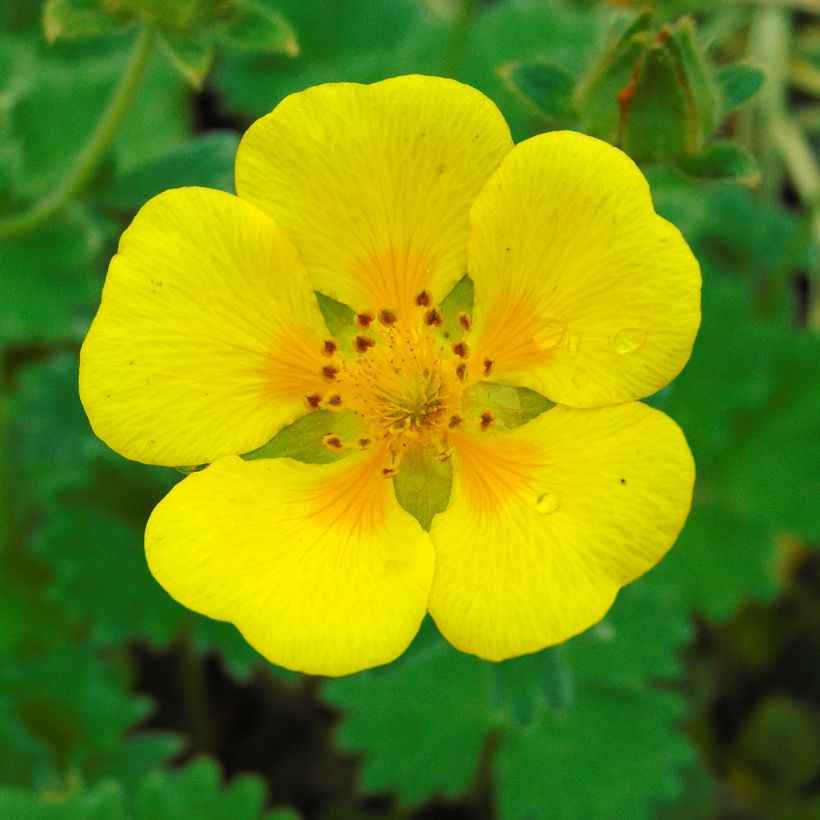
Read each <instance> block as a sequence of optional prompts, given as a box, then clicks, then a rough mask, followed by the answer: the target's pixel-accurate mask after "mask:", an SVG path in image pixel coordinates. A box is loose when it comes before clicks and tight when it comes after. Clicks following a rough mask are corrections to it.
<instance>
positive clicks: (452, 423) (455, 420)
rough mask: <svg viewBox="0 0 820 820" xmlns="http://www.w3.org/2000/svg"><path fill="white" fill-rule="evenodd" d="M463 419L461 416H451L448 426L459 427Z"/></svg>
mask: <svg viewBox="0 0 820 820" xmlns="http://www.w3.org/2000/svg"><path fill="white" fill-rule="evenodd" d="M462 421H463V419H462V418H461V416H450V422H449V424H448V425H447V426H448V427H450V428H452V427H458V425H459V424H461V422H462Z"/></svg>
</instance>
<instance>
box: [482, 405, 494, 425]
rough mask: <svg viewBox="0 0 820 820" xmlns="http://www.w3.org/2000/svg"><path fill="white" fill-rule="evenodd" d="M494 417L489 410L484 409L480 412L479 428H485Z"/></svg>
mask: <svg viewBox="0 0 820 820" xmlns="http://www.w3.org/2000/svg"><path fill="white" fill-rule="evenodd" d="M494 419H495V416H494V415H493V414H492V413H491V412H490V411H489V410H485V411H484V412H483V413H482V414H481V429H482V430H486V429H487V428H488V427H489V426H490V425H491V424H492V423H493V420H494Z"/></svg>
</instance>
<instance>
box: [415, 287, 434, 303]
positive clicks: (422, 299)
mask: <svg viewBox="0 0 820 820" xmlns="http://www.w3.org/2000/svg"><path fill="white" fill-rule="evenodd" d="M432 301H433V295H432V294H431V293H430V291H429V290H423V291H422V292H421V293H420V294H419V295H418V296H416V304H417V305H418V306H419V307H427V306H428V305H429V304H430V303H431V302H432Z"/></svg>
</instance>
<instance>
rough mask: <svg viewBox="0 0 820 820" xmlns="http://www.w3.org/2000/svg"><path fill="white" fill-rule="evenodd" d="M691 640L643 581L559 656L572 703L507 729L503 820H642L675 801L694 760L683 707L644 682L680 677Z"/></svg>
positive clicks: (501, 763)
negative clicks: (681, 656) (681, 657)
mask: <svg viewBox="0 0 820 820" xmlns="http://www.w3.org/2000/svg"><path fill="white" fill-rule="evenodd" d="M688 632H689V630H688V624H687V621H686V617H685V616H684V615H683V613H681V612H680V611H679V610H678V609H677V608H675V607H671V606H669V605H668V604H667V603H664V601H663V599H662V598H659V597H658V596H657V594H656V593H655V592H654V591H653V590H651V589H649V588H648V587H647V585H646V584H645V583H643V582H641V584H633V585H632V586H631V587H629V588H627V589H626V590H623V591H622V592H621V593H620V595H619V598H618V601H617V602H616V603H615V606H614V607H613V609H612V611H611V612H610V614H609V615H608V616H607V618H606V620H605V621H604V622H603V623H602V624H600V625H599V626H597V627H594V628H593V629H591V630H588V631H587V632H585V633H583V634H582V635H580V636H579V637H577V638H574V639H573V640H571V641H569V642H568V643H566V644H565V645H564V646H563V647H562V649H563V652H562V654H563V656H564V660H565V661H566V663H567V667H568V669H569V670H570V671H571V674H572V693H573V695H572V699H571V702H569V704H568V705H566V706H565V708H563V709H558V710H550V711H546V710H545V711H542V712H541V714H540V717H539V719H538V721H537V722H536V723H535V725H534V726H529V727H520V726H518V725H517V724H515V723H513V724H510V725H509V726H508V727H507V728H506V731H505V732H504V735H503V739H502V741H501V743H500V745H499V747H498V752H497V777H498V790H499V806H500V816H501V818H502V820H524V819H525V818H532V817H568V818H569V817H600V818H608V817H613V818H614V817H617V818H627V817H628V818H648V817H650V816H652V815H651V809H652V807H653V806H654V805H655V803H657V802H659V801H669V800H671V799H673V798H675V797H676V796H677V795H679V794H680V793H681V791H682V782H681V779H680V770H681V769H682V767H684V766H685V765H687V764H689V763H690V762H691V761H693V759H694V755H693V752H692V750H691V748H690V747H689V744H688V742H687V741H686V740H685V738H684V737H683V735H682V734H680V732H679V730H678V728H677V727H678V724H679V723H680V721H681V719H682V718H683V716H684V714H685V706H684V701H683V700H682V698H681V697H680V696H678V695H676V694H673V693H671V692H665V691H663V690H661V689H659V688H657V687H654V686H652V685H651V683H650V681H651V680H652V679H654V678H658V677H666V676H672V675H675V674H677V673H678V660H677V652H678V651H679V648H680V646H681V644H682V642H683V641H684V640H685V639H686V638H687V636H688ZM534 772H537V776H533V773H534Z"/></svg>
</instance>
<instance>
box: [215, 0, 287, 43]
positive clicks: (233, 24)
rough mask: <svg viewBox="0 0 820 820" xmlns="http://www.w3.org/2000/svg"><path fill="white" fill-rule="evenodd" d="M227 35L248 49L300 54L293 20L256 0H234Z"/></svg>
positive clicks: (225, 32) (227, 38) (226, 36)
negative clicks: (291, 22) (291, 21)
mask: <svg viewBox="0 0 820 820" xmlns="http://www.w3.org/2000/svg"><path fill="white" fill-rule="evenodd" d="M223 36H224V38H225V39H226V40H227V41H228V42H229V43H232V44H234V45H237V46H240V47H241V48H244V49H247V50H248V51H261V52H264V53H267V54H286V55H287V56H288V57H296V56H297V55H298V54H299V42H298V40H297V39H296V33H295V32H294V31H293V29H292V28H291V25H290V23H288V21H287V20H286V19H285V18H284V17H283V16H282V15H281V14H279V13H278V12H276V11H274V10H273V9H270V8H267V7H266V6H264V5H262V4H261V3H255V2H253V0H233V13H232V14H231V17H230V20H229V22H228V24H227V25H226V26H225V28H224V30H223Z"/></svg>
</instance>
